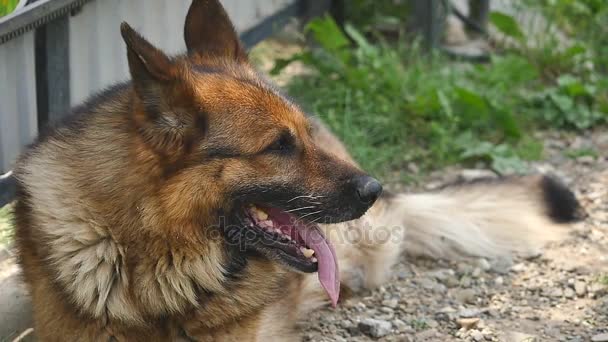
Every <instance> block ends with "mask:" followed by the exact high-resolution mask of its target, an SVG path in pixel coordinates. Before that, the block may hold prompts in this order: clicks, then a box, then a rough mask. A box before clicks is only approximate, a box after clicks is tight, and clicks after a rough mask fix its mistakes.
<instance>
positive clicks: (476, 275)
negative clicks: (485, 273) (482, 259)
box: [471, 267, 481, 278]
mask: <svg viewBox="0 0 608 342" xmlns="http://www.w3.org/2000/svg"><path fill="white" fill-rule="evenodd" d="M480 275H481V268H479V267H475V269H474V270H473V272H471V276H472V277H473V278H479V276H480Z"/></svg>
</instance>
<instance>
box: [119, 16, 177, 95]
mask: <svg viewBox="0 0 608 342" xmlns="http://www.w3.org/2000/svg"><path fill="white" fill-rule="evenodd" d="M120 33H121V34H122V38H123V39H124V41H125V43H126V44H127V58H128V60H129V70H130V71H131V78H132V79H133V84H134V85H135V88H136V89H137V90H138V91H141V90H143V89H142V87H145V86H146V85H147V84H150V83H157V82H167V81H170V80H172V79H173V78H174V77H175V66H174V65H173V63H172V62H171V59H169V57H167V55H165V54H164V53H163V52H162V51H161V50H159V49H157V48H156V47H154V46H153V45H152V44H150V43H149V42H148V41H147V40H145V39H144V38H143V37H142V36H140V35H139V33H137V32H136V31H135V30H133V28H131V26H129V24H127V23H124V22H123V23H122V24H121V25H120Z"/></svg>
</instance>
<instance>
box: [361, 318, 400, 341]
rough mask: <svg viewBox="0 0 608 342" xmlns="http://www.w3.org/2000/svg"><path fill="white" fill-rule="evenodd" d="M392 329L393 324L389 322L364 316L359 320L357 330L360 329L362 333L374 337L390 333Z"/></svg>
mask: <svg viewBox="0 0 608 342" xmlns="http://www.w3.org/2000/svg"><path fill="white" fill-rule="evenodd" d="M392 329H393V325H392V324H391V322H387V321H383V320H379V319H373V318H366V319H364V320H362V321H361V322H359V330H361V332H362V333H364V334H366V335H369V336H371V337H375V338H379V337H382V336H386V335H388V334H390V332H391V330H392Z"/></svg>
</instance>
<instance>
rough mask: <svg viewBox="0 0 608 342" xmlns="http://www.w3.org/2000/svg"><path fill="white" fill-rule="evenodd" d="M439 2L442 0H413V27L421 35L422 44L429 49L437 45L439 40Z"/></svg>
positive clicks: (441, 24) (440, 28)
mask: <svg viewBox="0 0 608 342" xmlns="http://www.w3.org/2000/svg"><path fill="white" fill-rule="evenodd" d="M441 2H442V0H413V8H412V9H413V11H412V15H413V18H412V24H413V25H414V27H413V28H414V30H415V32H419V33H420V34H421V35H422V38H423V39H424V45H425V47H426V48H427V49H429V50H430V49H432V48H435V47H437V46H439V42H440V40H441V33H442V27H443V23H442V22H441V15H440V14H441V8H442V4H441Z"/></svg>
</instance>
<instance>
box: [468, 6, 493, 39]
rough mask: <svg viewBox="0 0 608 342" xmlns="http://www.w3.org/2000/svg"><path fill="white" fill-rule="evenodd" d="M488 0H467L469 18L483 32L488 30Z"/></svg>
mask: <svg viewBox="0 0 608 342" xmlns="http://www.w3.org/2000/svg"><path fill="white" fill-rule="evenodd" d="M489 14H490V0H469V19H470V20H471V21H472V22H474V23H475V24H477V26H479V28H481V29H482V30H483V31H484V32H487V31H488V17H489Z"/></svg>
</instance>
